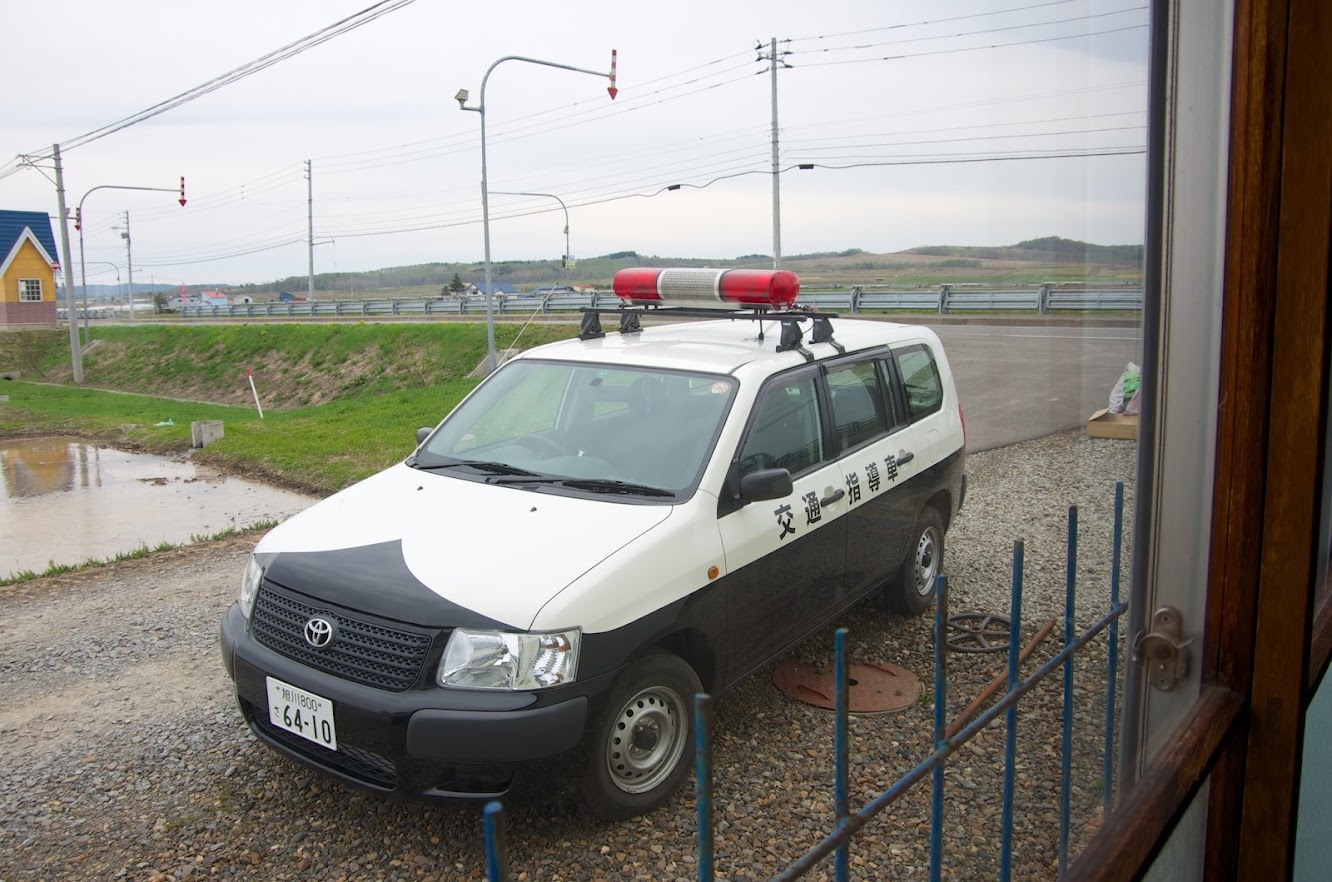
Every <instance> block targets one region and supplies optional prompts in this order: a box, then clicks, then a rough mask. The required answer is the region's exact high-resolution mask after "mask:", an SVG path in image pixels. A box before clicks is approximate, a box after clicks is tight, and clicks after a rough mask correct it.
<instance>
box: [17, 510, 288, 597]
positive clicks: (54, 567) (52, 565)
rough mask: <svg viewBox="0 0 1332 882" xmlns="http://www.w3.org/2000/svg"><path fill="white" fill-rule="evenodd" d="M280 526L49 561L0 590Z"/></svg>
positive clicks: (262, 524)
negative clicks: (69, 561) (101, 557)
mask: <svg viewBox="0 0 1332 882" xmlns="http://www.w3.org/2000/svg"><path fill="white" fill-rule="evenodd" d="M277 524H278V522H277V521H274V520H267V519H266V520H262V521H256V522H255V523H253V524H247V525H245V526H243V527H228V528H227V529H225V530H219V531H218V532H216V533H210V534H208V535H199V534H197V533H191V534H190V540H189V542H159V543H157V545H155V546H153V547H152V548H149V547H148V546H147V545H146V544H143V543H140V544H139V545H138V546H137V547H135V548H131V549H130V550H129V551H121V552H117V553H116V555H115V556H114V557H111V558H107V559H105V560H97V559H95V558H91V557H90V558H87V559H85V560H84V561H82V562H81V563H76V564H58V563H56V562H55V561H50V562H49V565H48V566H47V568H46V569H44V570H42V571H41V572H37V571H36V570H19V571H18V572H17V573H13V574H11V575H9V576H6V577H0V588H3V587H5V586H7V585H17V584H19V583H21V582H31V581H32V580H34V579H45V578H48V577H50V576H60V575H64V574H65V573H75V572H78V571H79V570H86V569H88V568H89V567H100V566H104V565H105V564H108V563H112V562H119V561H122V560H138V559H140V558H144V557H147V556H148V555H150V554H157V553H158V552H161V551H175V550H177V549H180V548H184V547H185V546H186V545H193V544H194V543H196V542H214V541H216V540H219V539H229V538H231V537H232V536H237V535H240V534H241V533H247V532H250V531H258V530H271V529H272V528H273V527H276V526H277Z"/></svg>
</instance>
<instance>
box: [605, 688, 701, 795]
mask: <svg viewBox="0 0 1332 882" xmlns="http://www.w3.org/2000/svg"><path fill="white" fill-rule="evenodd" d="M687 721H688V715H687V714H686V713H685V706H684V701H683V700H682V699H681V698H680V696H679V695H678V694H677V693H676V692H675V690H674V689H669V688H667V687H665V686H650V687H648V688H647V689H644V690H642V691H641V692H639V693H638V694H637V695H635V696H634V697H633V698H631V699H629V701H627V702H625V703H624V705H623V706H622V707H621V708H620V710H619V713H617V714H616V718H615V721H614V722H613V723H612V724H611V729H610V734H609V735H608V736H607V737H606V745H605V756H606V771H607V772H609V773H610V779H611V780H612V781H613V782H615V786H616V787H618V788H619V789H620V790H623V791H624V792H625V793H646V792H647V791H649V790H652V789H653V788H654V787H657V786H659V785H660V784H661V782H663V781H665V780H666V779H667V778H668V777H670V774H671V772H673V771H675V767H676V765H677V764H678V763H679V762H680V757H681V756H682V755H683V754H684V750H685V744H686V743H687V740H688V737H689V733H688V731H687V728H688V727H687V725H686V723H687Z"/></svg>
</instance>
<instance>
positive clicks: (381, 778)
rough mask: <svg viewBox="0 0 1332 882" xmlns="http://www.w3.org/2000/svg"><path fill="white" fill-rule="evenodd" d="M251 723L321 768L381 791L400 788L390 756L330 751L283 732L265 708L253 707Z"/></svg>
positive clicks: (341, 747) (354, 749)
mask: <svg viewBox="0 0 1332 882" xmlns="http://www.w3.org/2000/svg"><path fill="white" fill-rule="evenodd" d="M250 722H251V723H252V724H253V725H254V727H255V728H256V729H258V730H259V732H261V733H262V734H263V735H264V736H266V737H267V738H268V739H269V740H271V741H275V742H277V743H278V744H280V745H281V746H282V747H283V748H284V749H286V750H287V751H288V752H290V753H294V754H298V755H300V756H302V757H305V758H306V759H308V760H310V761H311V762H313V763H315V764H317V765H319V766H322V767H324V768H326V769H331V770H333V771H335V772H340V773H342V774H343V775H346V776H347V777H348V778H353V779H355V780H357V781H359V782H361V783H362V784H366V785H368V786H370V787H376V788H379V789H380V790H394V789H396V788H397V786H398V770H397V767H396V766H394V764H393V760H391V759H389V758H388V757H384V756H380V755H379V754H377V753H371V752H370V751H368V750H361V749H360V748H359V747H350V746H348V745H344V744H340V745H338V749H337V750H329V749H328V748H327V747H324V746H323V745H320V744H315V743H314V742H313V741H309V740H307V739H305V738H302V737H301V736H299V735H297V734H295V733H293V732H288V731H287V730H286V729H279V728H278V727H277V726H274V725H273V724H272V723H271V722H270V721H269V719H268V717H267V716H265V711H264V709H263V708H259V707H255V706H254V705H250Z"/></svg>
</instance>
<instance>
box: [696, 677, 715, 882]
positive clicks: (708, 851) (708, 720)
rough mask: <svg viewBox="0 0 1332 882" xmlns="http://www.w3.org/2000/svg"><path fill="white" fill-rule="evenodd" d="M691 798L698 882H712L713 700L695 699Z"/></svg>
mask: <svg viewBox="0 0 1332 882" xmlns="http://www.w3.org/2000/svg"><path fill="white" fill-rule="evenodd" d="M694 794H695V804H696V809H697V811H698V882H712V696H710V695H708V694H707V693H705V692H699V693H697V694H696V695H695V696H694Z"/></svg>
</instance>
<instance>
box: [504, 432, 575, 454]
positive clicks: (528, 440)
mask: <svg viewBox="0 0 1332 882" xmlns="http://www.w3.org/2000/svg"><path fill="white" fill-rule="evenodd" d="M514 443H515V444H518V445H519V446H521V447H526V448H527V449H528V450H531V451H532V452H533V453H535V454H537V456H539V457H540V458H541V459H549V458H550V457H552V456H563V455H564V448H563V447H561V446H560V443H559V442H558V441H556V440H554V439H553V438H549V437H547V436H545V435H522V436H519V437H518V438H515V439H514Z"/></svg>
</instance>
